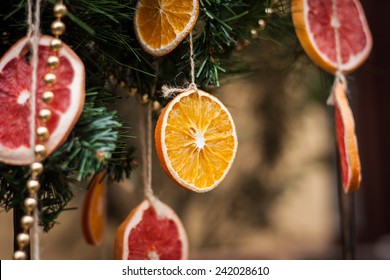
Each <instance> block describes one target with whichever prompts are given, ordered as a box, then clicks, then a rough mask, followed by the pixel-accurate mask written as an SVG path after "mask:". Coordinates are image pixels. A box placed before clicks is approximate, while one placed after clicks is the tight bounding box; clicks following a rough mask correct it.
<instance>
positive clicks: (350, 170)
mask: <svg viewBox="0 0 390 280" xmlns="http://www.w3.org/2000/svg"><path fill="white" fill-rule="evenodd" d="M333 95H334V101H335V126H336V138H337V147H338V150H339V157H340V166H341V177H342V182H343V186H344V191H345V192H346V193H349V192H353V191H355V190H357V189H359V187H360V181H361V170H360V158H359V150H358V143H357V140H356V135H355V121H354V118H353V115H352V111H351V108H350V107H349V103H348V98H347V96H346V89H345V86H344V84H343V83H341V82H336V85H335V87H334V91H333Z"/></svg>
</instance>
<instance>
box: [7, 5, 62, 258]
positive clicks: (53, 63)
mask: <svg viewBox="0 0 390 280" xmlns="http://www.w3.org/2000/svg"><path fill="white" fill-rule="evenodd" d="M53 11H54V16H55V17H56V19H55V20H54V21H53V23H52V24H51V31H52V34H53V36H54V38H53V39H52V40H51V42H50V50H51V52H52V53H51V55H50V56H49V57H48V59H47V65H48V67H49V71H48V73H46V75H45V76H44V81H45V84H46V86H47V88H48V90H46V91H45V92H44V93H43V94H42V101H43V103H44V104H46V105H48V104H50V103H51V102H53V100H54V93H53V91H51V90H50V88H51V87H53V86H54V85H55V84H56V82H57V76H56V75H55V73H53V72H54V70H55V69H56V68H57V67H58V66H59V65H60V59H59V56H58V53H59V51H60V50H61V47H62V42H61V40H60V39H59V36H60V35H62V34H63V33H64V32H65V24H64V23H63V22H62V18H63V17H64V16H65V15H66V12H67V9H66V6H65V5H64V4H63V3H62V1H58V3H57V4H55V5H54V9H53ZM51 115H52V112H51V111H50V109H48V108H43V109H41V110H39V112H38V118H39V120H40V122H39V125H38V127H37V128H36V141H35V143H36V144H35V146H34V159H35V160H34V162H33V163H32V164H31V165H30V170H31V177H30V179H29V180H28V181H27V186H26V187H27V190H28V194H29V196H28V197H27V198H25V200H24V210H25V215H24V216H23V217H22V218H21V227H22V230H23V231H22V232H21V233H19V234H18V235H17V237H16V239H17V244H18V250H17V251H15V253H14V259H16V260H25V259H27V253H26V247H27V246H28V245H29V244H30V235H29V232H30V229H31V227H32V225H33V224H34V216H33V212H34V210H35V209H36V208H37V206H38V200H37V192H38V190H39V188H40V183H39V176H40V175H41V174H42V172H43V164H42V163H41V161H42V160H43V159H44V158H45V157H46V147H45V143H46V142H47V141H48V140H49V137H50V133H49V130H48V128H47V123H48V121H49V120H50V118H51Z"/></svg>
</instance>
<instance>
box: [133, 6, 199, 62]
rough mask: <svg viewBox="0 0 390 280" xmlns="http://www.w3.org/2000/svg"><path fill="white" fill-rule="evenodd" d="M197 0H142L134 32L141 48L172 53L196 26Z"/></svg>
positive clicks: (153, 53)
mask: <svg viewBox="0 0 390 280" xmlns="http://www.w3.org/2000/svg"><path fill="white" fill-rule="evenodd" d="M198 14H199V2H198V0H139V1H138V4H137V10H136V12H135V18H134V24H135V31H136V35H137V38H138V41H139V42H140V44H141V46H142V48H143V49H144V50H145V51H146V52H148V53H149V54H151V55H154V56H163V55H165V54H167V53H169V52H171V51H172V50H173V49H174V48H176V46H177V45H178V44H179V43H180V42H181V41H182V40H183V39H184V38H185V37H186V36H187V34H188V33H189V32H190V31H191V30H192V29H193V28H194V25H195V23H196V21H197V19H198Z"/></svg>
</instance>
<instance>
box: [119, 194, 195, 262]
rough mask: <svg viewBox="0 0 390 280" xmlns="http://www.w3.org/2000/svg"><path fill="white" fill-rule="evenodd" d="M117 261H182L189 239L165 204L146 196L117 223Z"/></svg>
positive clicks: (186, 253)
mask: <svg viewBox="0 0 390 280" xmlns="http://www.w3.org/2000/svg"><path fill="white" fill-rule="evenodd" d="M114 258H115V259H117V260H184V259H187V258H188V240H187V235H186V232H185V230H184V227H183V225H182V223H181V221H180V219H179V217H178V216H177V215H176V214H175V212H174V211H173V210H172V209H171V208H169V207H168V206H167V205H165V204H164V203H162V202H161V201H159V200H158V199H156V198H153V204H151V203H150V201H149V200H148V199H145V200H144V201H143V202H142V203H141V204H140V205H138V206H137V207H136V208H135V209H134V210H133V211H132V212H131V213H130V214H129V216H128V217H127V218H126V220H125V221H124V222H123V223H122V224H121V225H120V226H119V228H118V230H117V233H116V237H115V250H114Z"/></svg>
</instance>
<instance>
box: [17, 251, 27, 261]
mask: <svg viewBox="0 0 390 280" xmlns="http://www.w3.org/2000/svg"><path fill="white" fill-rule="evenodd" d="M25 259H27V254H26V252H23V251H16V252H15V253H14V260H25Z"/></svg>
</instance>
